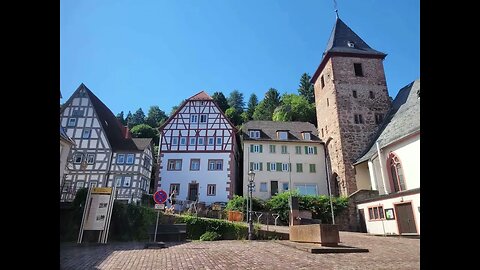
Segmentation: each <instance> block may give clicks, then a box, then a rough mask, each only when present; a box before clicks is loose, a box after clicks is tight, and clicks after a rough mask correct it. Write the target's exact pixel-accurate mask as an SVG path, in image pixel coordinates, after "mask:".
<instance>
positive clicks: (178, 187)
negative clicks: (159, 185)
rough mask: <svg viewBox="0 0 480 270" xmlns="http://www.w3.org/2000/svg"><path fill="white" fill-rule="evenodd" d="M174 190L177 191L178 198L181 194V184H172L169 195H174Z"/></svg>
mask: <svg viewBox="0 0 480 270" xmlns="http://www.w3.org/2000/svg"><path fill="white" fill-rule="evenodd" d="M174 187H176V188H175V189H174ZM173 190H175V195H177V196H178V194H179V193H180V184H179V183H172V184H170V189H169V191H170V192H169V193H168V194H172V192H173Z"/></svg>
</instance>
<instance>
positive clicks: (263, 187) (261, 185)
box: [260, 182, 268, 192]
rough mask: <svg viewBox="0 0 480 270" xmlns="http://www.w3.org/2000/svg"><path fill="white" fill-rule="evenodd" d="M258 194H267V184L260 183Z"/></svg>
mask: <svg viewBox="0 0 480 270" xmlns="http://www.w3.org/2000/svg"><path fill="white" fill-rule="evenodd" d="M260 192H268V186H267V182H260Z"/></svg>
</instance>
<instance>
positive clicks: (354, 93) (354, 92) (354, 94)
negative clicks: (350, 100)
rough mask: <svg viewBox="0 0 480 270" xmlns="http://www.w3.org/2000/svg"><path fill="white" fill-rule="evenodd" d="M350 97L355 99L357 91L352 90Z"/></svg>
mask: <svg viewBox="0 0 480 270" xmlns="http://www.w3.org/2000/svg"><path fill="white" fill-rule="evenodd" d="M352 95H353V97H354V98H357V90H353V91H352Z"/></svg>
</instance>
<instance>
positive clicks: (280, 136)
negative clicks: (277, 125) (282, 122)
mask: <svg viewBox="0 0 480 270" xmlns="http://www.w3.org/2000/svg"><path fill="white" fill-rule="evenodd" d="M277 139H279V140H287V139H288V131H277Z"/></svg>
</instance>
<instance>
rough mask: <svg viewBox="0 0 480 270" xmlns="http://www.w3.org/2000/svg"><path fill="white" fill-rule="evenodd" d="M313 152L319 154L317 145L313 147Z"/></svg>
mask: <svg viewBox="0 0 480 270" xmlns="http://www.w3.org/2000/svg"><path fill="white" fill-rule="evenodd" d="M313 153H314V154H315V155H316V154H317V147H316V146H314V147H313Z"/></svg>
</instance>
